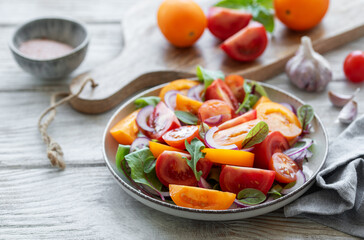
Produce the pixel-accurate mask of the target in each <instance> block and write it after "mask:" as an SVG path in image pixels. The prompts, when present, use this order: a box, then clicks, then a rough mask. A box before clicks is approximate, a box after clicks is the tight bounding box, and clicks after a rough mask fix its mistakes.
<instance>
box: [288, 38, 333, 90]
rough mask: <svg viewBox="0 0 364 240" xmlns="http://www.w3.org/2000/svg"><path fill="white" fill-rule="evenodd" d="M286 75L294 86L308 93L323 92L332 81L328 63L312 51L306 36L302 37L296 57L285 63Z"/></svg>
mask: <svg viewBox="0 0 364 240" xmlns="http://www.w3.org/2000/svg"><path fill="white" fill-rule="evenodd" d="M286 73H287V75H288V77H289V79H290V81H291V82H292V83H293V84H294V85H295V86H297V87H298V88H300V89H303V90H306V91H309V92H314V91H322V90H324V89H325V88H326V86H327V84H328V83H329V82H330V81H331V80H332V70H331V66H330V64H329V62H328V61H327V60H326V59H325V58H324V57H323V56H321V55H320V54H318V53H317V52H315V51H314V50H313V48H312V43H311V40H310V38H309V37H307V36H304V37H302V39H301V46H300V47H299V49H298V51H297V53H296V55H295V56H294V57H292V58H291V59H290V60H289V61H288V62H287V64H286Z"/></svg>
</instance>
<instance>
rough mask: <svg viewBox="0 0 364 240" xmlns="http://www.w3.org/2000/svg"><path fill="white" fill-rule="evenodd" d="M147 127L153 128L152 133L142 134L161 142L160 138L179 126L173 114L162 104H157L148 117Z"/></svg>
mask: <svg viewBox="0 0 364 240" xmlns="http://www.w3.org/2000/svg"><path fill="white" fill-rule="evenodd" d="M148 125H149V126H150V127H152V128H154V131H153V132H144V134H145V135H147V136H148V137H150V138H152V139H157V140H158V141H163V138H162V136H163V135H164V134H165V133H166V132H168V131H170V130H172V129H175V128H178V127H180V126H181V123H180V122H179V121H178V119H177V117H176V115H174V112H173V111H172V110H171V109H169V108H168V107H167V106H166V104H165V103H164V102H162V101H161V102H159V103H158V104H157V106H156V107H155V108H154V111H153V113H152V114H151V116H150V117H149V120H148Z"/></svg>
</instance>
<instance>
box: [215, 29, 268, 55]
mask: <svg viewBox="0 0 364 240" xmlns="http://www.w3.org/2000/svg"><path fill="white" fill-rule="evenodd" d="M267 43H268V37H267V33H266V31H265V28H264V26H263V25H262V24H260V23H258V22H250V24H249V25H248V26H247V27H245V28H243V29H242V30H240V31H239V32H237V33H235V34H234V35H233V36H231V37H230V38H228V39H227V40H225V42H223V43H222V44H221V46H220V47H221V48H222V50H224V51H225V52H226V54H227V55H229V56H230V57H231V58H233V59H235V60H237V61H252V60H254V59H256V58H257V57H259V56H260V55H262V53H263V52H264V50H265V48H266V47H267Z"/></svg>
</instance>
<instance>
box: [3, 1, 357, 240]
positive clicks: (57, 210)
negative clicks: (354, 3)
mask: <svg viewBox="0 0 364 240" xmlns="http://www.w3.org/2000/svg"><path fill="white" fill-rule="evenodd" d="M135 2H137V1H127V0H118V1H117V0H104V1H97V0H87V1H86V0H82V1H71V0H64V1H47V0H34V1H27V0H12V1H6V0H0V239H244V238H255V239H262V238H270V239H307V238H308V239H348V238H352V237H351V236H349V235H347V234H344V233H341V232H339V231H336V230H333V229H331V228H328V227H325V226H323V225H320V224H317V223H315V222H312V221H309V220H307V219H303V218H298V217H297V218H285V217H284V215H283V211H282V210H278V211H276V212H273V213H270V214H267V215H264V216H260V217H256V218H252V219H247V220H241V221H232V222H222V223H221V222H220V223H219V222H212V223H211V222H198V221H192V220H186V219H179V218H175V217H171V216H168V215H166V214H163V213H160V212H157V211H155V210H153V209H150V208H148V207H145V206H144V205H142V204H140V203H139V202H137V201H135V200H134V199H133V198H131V197H129V196H128V195H126V193H124V192H123V191H122V190H121V189H120V188H119V186H118V185H117V184H116V182H115V181H114V180H113V178H112V176H111V175H110V174H109V172H108V170H107V168H106V167H105V165H104V161H103V159H102V154H101V136H102V132H103V130H104V126H105V124H106V122H107V121H108V118H109V117H110V116H111V114H112V112H113V111H110V112H108V113H105V114H101V115H84V114H80V113H78V112H76V111H74V110H73V109H71V108H70V107H69V106H62V107H61V108H60V109H59V110H58V114H57V117H56V120H55V121H54V123H53V124H52V125H51V127H50V129H49V133H50V134H51V136H53V137H54V138H55V139H56V140H57V141H58V142H59V143H60V144H61V145H62V146H63V150H64V152H65V161H66V162H67V164H68V165H67V168H66V170H65V171H63V172H62V171H58V170H56V169H53V168H51V167H50V166H49V161H48V159H47V158H46V156H45V147H44V145H43V143H42V141H41V139H40V136H39V133H38V130H37V127H36V123H37V118H38V116H39V114H40V112H41V111H42V110H43V109H44V108H45V107H47V105H48V102H49V97H50V95H51V93H52V92H54V91H64V90H67V84H68V81H69V79H70V78H68V79H65V80H64V81H59V82H51V81H39V80H38V79H35V78H34V77H32V76H29V75H28V74H27V73H24V72H22V71H21V69H20V68H19V67H18V66H17V65H16V63H15V62H14V60H13V59H12V56H11V55H10V51H9V50H8V47H7V41H8V40H9V38H10V36H11V33H12V31H13V30H14V28H15V26H16V24H19V23H22V22H23V21H25V20H27V19H29V18H31V17H36V16H43V15H50V14H57V15H66V16H72V17H76V18H78V19H81V20H83V21H85V22H86V23H87V26H88V29H89V30H90V32H91V34H92V40H91V45H90V48H89V52H88V55H87V57H86V60H85V62H84V63H83V64H82V65H81V67H80V68H79V69H78V70H77V71H76V72H75V73H73V74H72V76H75V75H76V74H78V73H81V72H82V71H84V70H86V69H89V68H92V67H94V66H96V65H98V64H100V63H102V62H104V61H107V60H108V59H111V58H112V57H114V56H116V55H117V54H118V52H119V51H121V49H122V38H121V32H122V31H121V30H120V25H119V22H118V20H119V18H120V17H121V15H122V14H123V13H124V12H125V10H126V9H127V8H128V7H130V6H131V5H132V4H134V3H135ZM363 46H364V38H362V39H359V40H357V41H355V42H353V43H350V44H348V45H346V46H344V47H342V48H340V49H337V50H335V51H332V52H330V53H328V54H326V55H325V57H327V59H328V60H329V61H330V63H331V64H332V66H333V69H334V76H335V77H334V78H335V81H334V82H332V83H330V85H329V88H328V89H331V90H333V91H337V92H341V93H349V92H351V91H352V90H353V89H355V88H356V87H364V86H363V85H353V84H348V83H347V82H346V81H345V78H344V76H343V73H342V62H343V61H344V58H345V56H346V55H347V54H348V52H350V51H351V50H355V49H362V50H363V49H364V48H363ZM268 82H269V83H271V84H273V85H276V86H279V87H281V88H282V89H284V90H288V91H290V92H293V93H295V94H296V95H297V96H298V97H300V98H302V99H303V100H305V101H306V102H308V103H309V104H311V105H313V106H314V108H315V110H316V112H318V114H319V116H320V117H321V118H322V120H323V122H324V124H325V126H326V128H327V130H328V133H329V137H330V139H334V138H335V137H337V136H338V135H339V134H340V132H341V131H342V130H343V129H344V128H345V126H343V125H341V124H339V123H337V122H335V119H336V117H337V114H338V112H339V110H338V109H336V108H334V107H332V106H331V104H330V103H329V100H328V98H327V91H325V92H323V93H318V94H313V93H304V92H301V91H299V90H297V89H295V88H294V87H292V86H291V85H290V84H289V82H288V79H287V78H286V76H285V75H284V74H281V75H279V76H277V77H275V78H274V79H271V80H270V81H268ZM357 101H358V103H359V114H363V113H364V105H363V103H364V94H363V93H360V94H359V96H358V99H357Z"/></svg>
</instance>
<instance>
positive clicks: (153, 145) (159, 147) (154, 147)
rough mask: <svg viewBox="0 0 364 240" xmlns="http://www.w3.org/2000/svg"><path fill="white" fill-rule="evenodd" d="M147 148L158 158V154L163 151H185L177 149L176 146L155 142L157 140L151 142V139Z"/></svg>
mask: <svg viewBox="0 0 364 240" xmlns="http://www.w3.org/2000/svg"><path fill="white" fill-rule="evenodd" d="M149 149H150V151H151V152H152V154H153V156H154V157H155V158H158V157H159V155H161V154H162V153H163V152H164V151H177V152H183V153H186V152H185V151H183V150H181V149H178V148H174V147H171V146H168V145H165V144H162V143H157V142H153V141H149Z"/></svg>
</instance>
